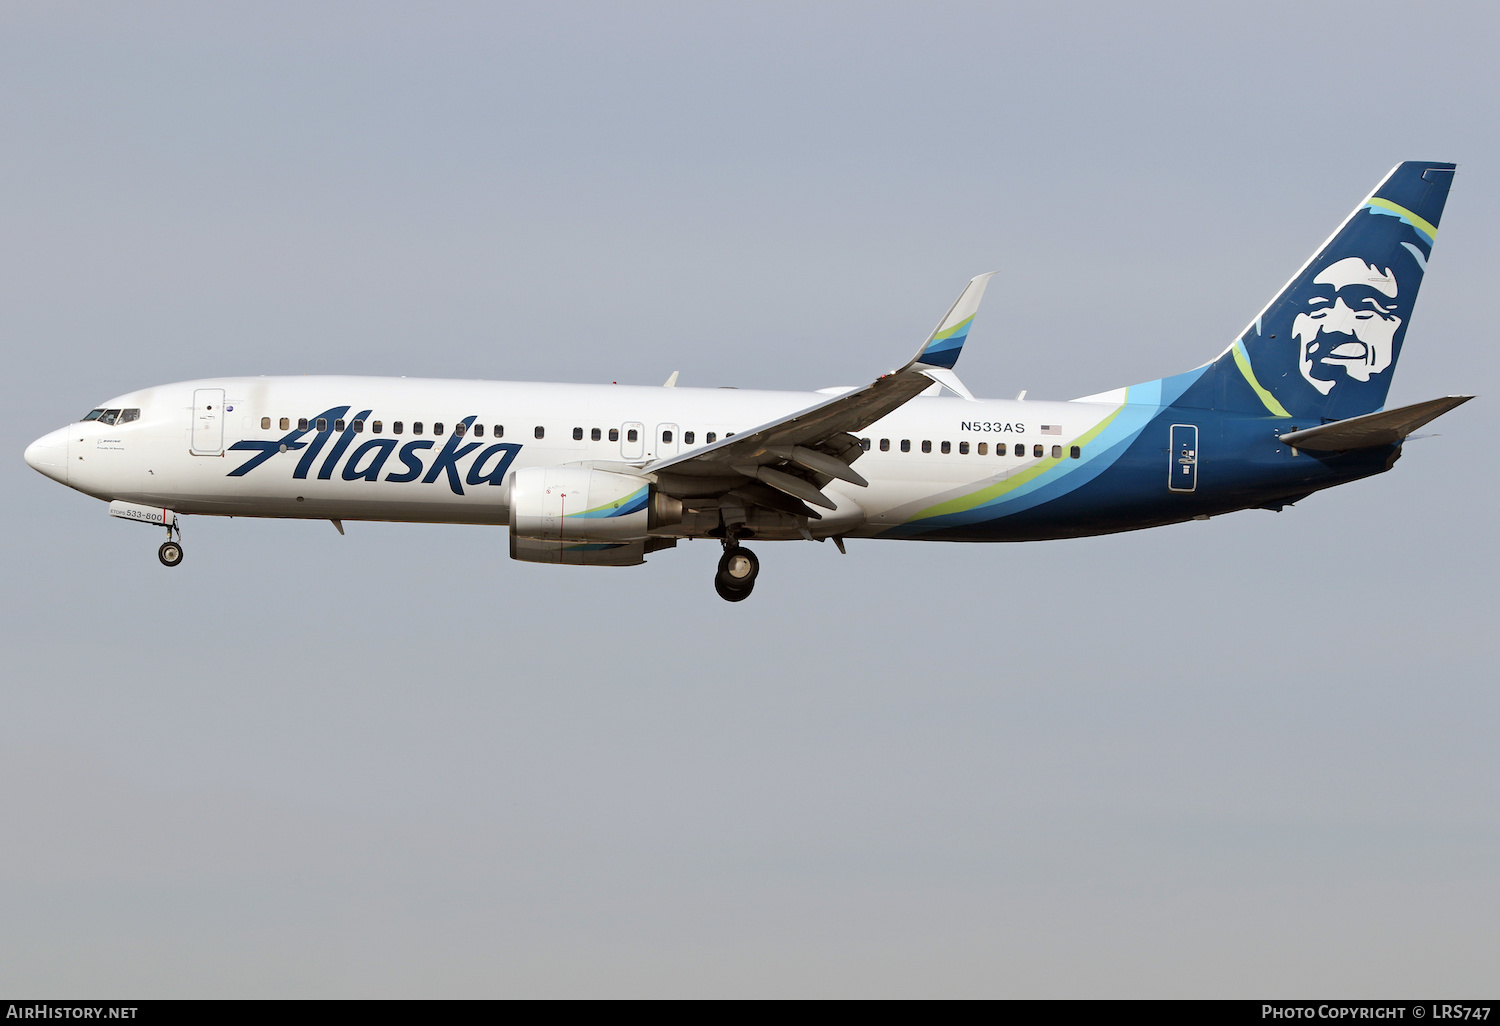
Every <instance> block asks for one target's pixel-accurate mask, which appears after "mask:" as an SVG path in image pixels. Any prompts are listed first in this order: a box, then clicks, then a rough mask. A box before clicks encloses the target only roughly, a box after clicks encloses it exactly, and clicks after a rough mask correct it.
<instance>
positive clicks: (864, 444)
mask: <svg viewBox="0 0 1500 1026" xmlns="http://www.w3.org/2000/svg"><path fill="white" fill-rule="evenodd" d="M859 447H860V448H861V449H863V450H864V451H865V452H869V451H870V440H869V439H868V438H861V439H860V440H859Z"/></svg>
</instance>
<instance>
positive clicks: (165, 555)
mask: <svg viewBox="0 0 1500 1026" xmlns="http://www.w3.org/2000/svg"><path fill="white" fill-rule="evenodd" d="M173 519H175V518H173ZM156 558H157V559H159V560H161V565H162V566H176V565H177V564H178V563H181V562H182V529H181V528H178V530H177V540H176V541H173V539H172V522H171V521H168V522H167V540H166V541H164V542H162V543H161V548H159V549H157V550H156Z"/></svg>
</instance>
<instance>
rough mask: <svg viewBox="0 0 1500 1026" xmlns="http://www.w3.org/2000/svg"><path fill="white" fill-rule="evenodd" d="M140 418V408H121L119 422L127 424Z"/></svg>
mask: <svg viewBox="0 0 1500 1026" xmlns="http://www.w3.org/2000/svg"><path fill="white" fill-rule="evenodd" d="M140 419H141V411H140V410H136V409H130V410H121V411H120V423H121V424H129V423H130V422H131V421H133V420H140Z"/></svg>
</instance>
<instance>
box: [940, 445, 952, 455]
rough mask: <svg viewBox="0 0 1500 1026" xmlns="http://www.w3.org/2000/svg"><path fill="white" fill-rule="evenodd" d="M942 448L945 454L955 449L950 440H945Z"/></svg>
mask: <svg viewBox="0 0 1500 1026" xmlns="http://www.w3.org/2000/svg"><path fill="white" fill-rule="evenodd" d="M942 450H943V454H944V455H945V456H946V455H947V454H949V453H951V452H952V451H953V445H952V443H950V442H944V443H943V444H942Z"/></svg>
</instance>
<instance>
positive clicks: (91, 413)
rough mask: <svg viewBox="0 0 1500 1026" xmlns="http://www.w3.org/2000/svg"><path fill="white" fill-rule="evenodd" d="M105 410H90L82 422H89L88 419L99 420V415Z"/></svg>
mask: <svg viewBox="0 0 1500 1026" xmlns="http://www.w3.org/2000/svg"><path fill="white" fill-rule="evenodd" d="M103 412H104V411H103V410H90V411H89V412H88V415H87V416H86V417H84V418H83V420H82V421H80V423H87V422H88V421H91V420H98V419H99V415H100V414H102V413H103Z"/></svg>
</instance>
